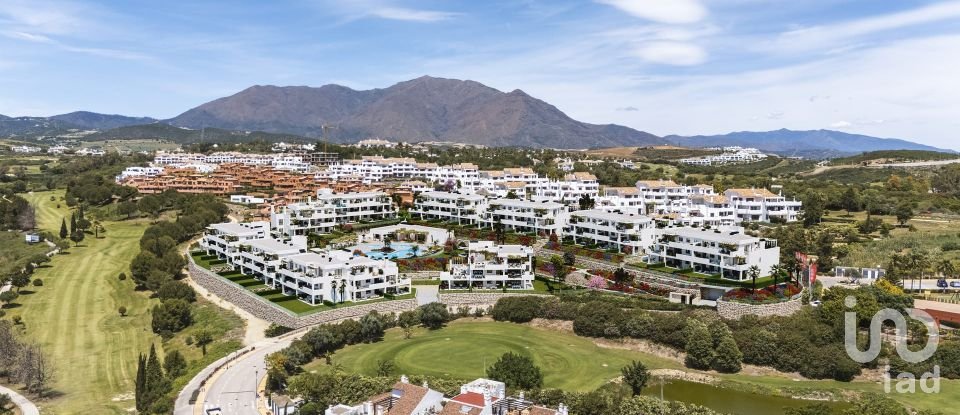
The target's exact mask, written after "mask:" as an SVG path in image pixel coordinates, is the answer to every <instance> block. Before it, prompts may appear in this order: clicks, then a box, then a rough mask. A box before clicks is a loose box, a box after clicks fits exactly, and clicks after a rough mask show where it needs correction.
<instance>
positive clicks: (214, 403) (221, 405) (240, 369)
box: [174, 285, 439, 415]
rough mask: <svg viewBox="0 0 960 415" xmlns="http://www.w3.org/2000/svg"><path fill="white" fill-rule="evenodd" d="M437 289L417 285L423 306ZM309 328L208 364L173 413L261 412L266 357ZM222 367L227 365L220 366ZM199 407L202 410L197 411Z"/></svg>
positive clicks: (248, 414)
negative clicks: (193, 400) (259, 391)
mask: <svg viewBox="0 0 960 415" xmlns="http://www.w3.org/2000/svg"><path fill="white" fill-rule="evenodd" d="M438 288H439V287H437V286H430V285H424V286H418V287H417V303H418V304H421V305H422V304H426V303H430V302H436V301H437V300H438V296H437V294H438ZM308 330H310V327H305V328H302V329H299V330H296V331H293V332H291V333H287V334H284V335H283V336H280V337H276V338H272V339H265V340H262V341H259V342H256V343H254V344H252V345H250V346H247V347H244V348H243V349H240V350H239V351H237V352H234V353H232V354H231V355H229V356H227V357H224V358H222V359H220V360H218V361H216V362H214V363H213V364H211V365H210V366H207V367H206V368H204V369H203V370H202V371H201V372H200V373H198V374H197V375H196V376H195V377H194V378H193V379H192V380H191V381H190V383H188V384H187V386H186V387H185V388H183V390H181V391H180V394H179V395H177V401H176V403H175V405H174V415H201V414H202V415H207V411H210V414H216V412H215V411H212V410H213V409H220V410H221V413H222V414H223V415H260V412H259V411H258V410H257V406H256V402H257V394H256V391H257V386H256V385H259V384H260V383H261V382H262V381H263V379H264V378H265V377H266V368H265V364H264V358H266V357H267V355H269V354H271V353H274V352H277V351H280V350H281V349H284V348H286V347H287V346H290V343H291V342H293V340H295V339H298V338H300V337H301V336H303V335H304V334H305V333H306V332H307V331H308ZM227 362H229V363H227ZM224 365H226V366H224ZM221 367H224V368H223V369H220V368H221ZM218 369H220V370H218ZM211 375H212V377H210V376H211ZM208 377H210V379H209V381H208V382H207V384H206V385H204V387H203V388H202V390H201V393H200V395H199V396H198V399H197V403H198V404H199V405H196V404H194V405H191V404H190V397H191V395H192V394H193V391H194V390H196V389H197V388H199V387H200V382H201V381H202V380H203V379H207V378H208ZM198 407H199V408H202V409H201V410H199V411H198V410H197V408H198Z"/></svg>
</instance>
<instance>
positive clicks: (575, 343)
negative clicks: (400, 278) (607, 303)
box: [306, 319, 678, 391]
mask: <svg viewBox="0 0 960 415" xmlns="http://www.w3.org/2000/svg"><path fill="white" fill-rule="evenodd" d="M509 351H513V352H517V353H521V354H524V355H528V356H530V357H532V358H533V360H534V362H535V363H536V364H537V366H539V367H540V368H541V370H543V374H544V382H543V383H544V387H548V388H561V389H565V390H572V391H589V390H593V389H596V388H597V387H599V386H600V385H602V384H604V383H606V382H607V381H609V380H610V379H612V378H615V377H617V376H619V375H620V368H622V367H624V366H626V365H627V364H628V363H630V362H631V361H633V360H640V361H643V362H644V363H645V364H647V366H648V367H651V368H661V367H670V368H677V367H678V366H677V364H676V363H674V362H670V361H667V360H664V359H659V358H656V357H652V356H649V355H644V354H641V353H637V352H632V351H628V350H612V349H603V348H601V347H599V346H597V345H595V344H594V343H593V342H592V341H591V340H590V339H586V338H582V337H577V336H571V335H569V334H565V333H560V332H554V331H549V330H545V329H540V328H535V327H530V326H526V325H520V324H511V323H499V322H493V321H475V320H472V319H461V320H457V321H454V322H452V323H450V324H449V325H448V326H447V327H446V328H444V329H441V330H435V331H428V330H424V329H419V330H417V331H415V332H414V334H413V338H411V339H404V338H403V332H402V331H401V330H390V331H388V332H387V334H386V336H385V339H384V341H381V342H378V343H372V344H359V345H353V346H348V347H346V348H344V349H343V350H340V351H338V352H336V353H335V354H334V356H333V363H334V364H340V365H342V366H343V367H344V368H345V369H346V370H348V371H351V372H357V373H363V374H366V375H376V373H377V362H378V361H380V360H393V361H394V363H395V364H396V365H397V370H396V372H397V373H415V374H423V375H432V376H442V377H446V378H457V379H465V380H472V379H476V378H478V377H483V376H484V375H485V373H486V366H489V365H492V364H493V363H494V362H496V360H497V359H498V358H499V357H500V356H501V355H503V354H504V353H506V352H509ZM322 366H323V365H322V364H320V363H316V362H315V363H313V364H311V366H308V367H307V368H306V369H307V370H320V369H322Z"/></svg>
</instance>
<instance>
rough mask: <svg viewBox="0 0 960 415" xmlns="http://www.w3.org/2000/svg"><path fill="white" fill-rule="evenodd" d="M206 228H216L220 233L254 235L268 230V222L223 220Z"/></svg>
mask: <svg viewBox="0 0 960 415" xmlns="http://www.w3.org/2000/svg"><path fill="white" fill-rule="evenodd" d="M208 228H211V229H216V230H218V231H220V232H222V233H225V234H230V235H256V234H257V233H258V232H261V231H262V232H267V231H269V230H270V223H269V222H245V223H237V222H224V223H214V224H211V225H210V226H208Z"/></svg>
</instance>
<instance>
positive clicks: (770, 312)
mask: <svg viewBox="0 0 960 415" xmlns="http://www.w3.org/2000/svg"><path fill="white" fill-rule="evenodd" d="M802 307H803V300H802V298H801V296H800V295H797V296H796V298H793V299H791V300H788V301H784V302H782V303H774V304H746V303H738V302H734V301H724V300H723V299H718V300H717V313H719V314H720V317H723V318H725V319H730V320H739V319H740V318H741V317H743V316H748V315H752V316H758V317H769V316H790V315H793V313H796V312H797V311H800V309H801V308H802Z"/></svg>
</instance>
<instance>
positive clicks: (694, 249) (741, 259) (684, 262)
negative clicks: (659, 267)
mask: <svg viewBox="0 0 960 415" xmlns="http://www.w3.org/2000/svg"><path fill="white" fill-rule="evenodd" d="M647 261H648V263H650V264H656V263H661V264H665V265H667V266H669V267H673V268H678V269H693V270H694V271H695V272H698V273H702V274H718V275H720V276H721V277H722V278H725V279H731V280H736V281H744V280H748V279H750V278H751V277H750V273H749V270H750V268H751V267H753V266H757V267H759V268H760V277H766V276H768V275H770V269H771V267H773V266H774V265H776V264H779V263H780V247H778V246H777V241H776V240H772V239H763V238H757V237H754V236H750V235H747V234H745V233H744V231H743V228H737V227H723V228H718V229H713V230H711V229H698V228H685V227H670V228H665V229H660V236H659V238H658V239H657V241H656V242H655V243H654V244H653V246H652V247H651V249H650V251H649V253H648V255H647Z"/></svg>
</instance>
